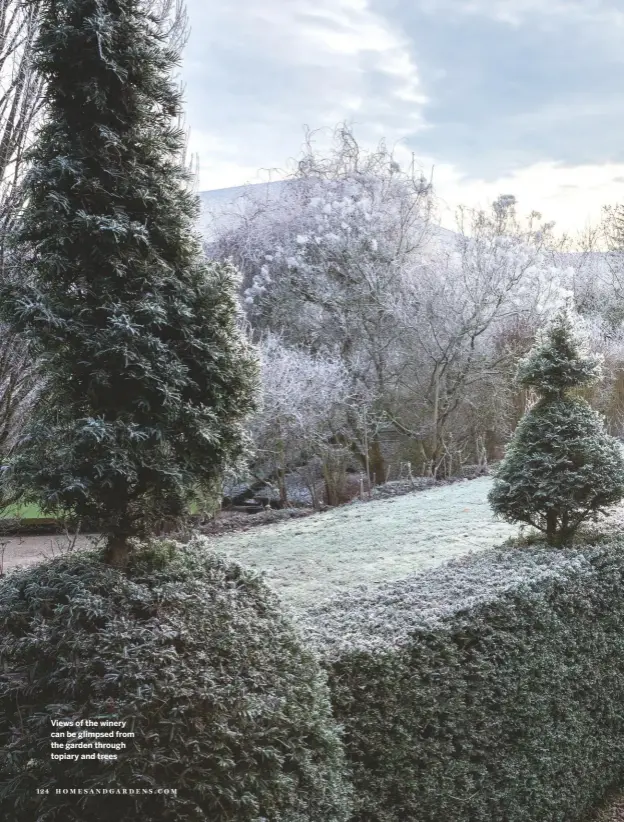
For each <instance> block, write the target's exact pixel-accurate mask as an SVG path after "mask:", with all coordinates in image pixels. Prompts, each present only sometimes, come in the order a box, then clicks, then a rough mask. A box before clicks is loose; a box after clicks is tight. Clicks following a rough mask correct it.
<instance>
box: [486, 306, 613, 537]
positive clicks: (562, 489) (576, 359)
mask: <svg viewBox="0 0 624 822" xmlns="http://www.w3.org/2000/svg"><path fill="white" fill-rule="evenodd" d="M599 375H600V367H599V360H598V358H596V357H594V356H592V355H590V354H588V353H587V352H586V351H585V350H584V348H583V346H582V345H581V342H580V340H579V339H578V338H577V336H576V334H575V332H574V327H573V323H572V320H571V317H570V316H569V315H568V314H567V313H561V314H560V315H559V316H558V317H556V318H555V320H554V322H553V324H552V326H551V327H550V328H549V329H548V332H547V334H546V337H545V339H544V340H543V341H542V342H541V343H540V344H539V345H537V346H536V347H535V348H534V349H533V351H531V353H530V354H529V355H528V357H527V358H526V359H525V360H523V361H522V362H521V363H520V367H519V368H518V381H519V383H520V384H521V385H523V386H525V387H529V388H535V389H536V390H537V391H538V392H539V393H540V395H541V397H540V399H539V401H538V402H537V403H536V405H535V406H534V407H533V408H531V409H530V410H529V411H528V412H527V413H526V414H525V415H524V417H523V418H522V419H521V420H520V422H519V424H518V427H517V428H516V431H515V432H514V436H513V438H512V440H511V442H510V443H509V445H508V447H507V450H506V452H505V458H504V460H503V461H502V462H501V464H500V466H499V467H498V469H497V471H496V473H495V475H494V476H495V479H494V486H493V488H492V490H491V491H490V494H489V497H488V498H489V501H490V503H491V505H492V508H493V510H494V513H495V514H498V515H499V516H501V517H502V518H504V519H506V520H507V521H508V522H521V523H525V524H527V525H532V526H533V527H535V528H538V529H539V530H540V531H543V532H544V533H545V534H546V536H547V538H548V541H549V542H550V543H551V544H553V545H561V544H563V543H565V542H567V541H569V540H570V539H572V537H573V536H574V533H575V532H576V530H577V528H578V526H579V525H580V524H581V522H583V520H585V519H587V518H595V517H596V515H597V514H598V513H599V512H600V511H602V510H604V508H605V507H607V506H609V505H612V504H613V503H616V502H618V501H619V500H620V499H621V498H622V496H624V457H623V455H622V449H621V447H620V445H619V443H618V442H617V440H616V439H615V438H614V437H611V436H610V435H609V434H607V433H606V431H605V430H604V422H603V419H602V417H601V416H600V415H599V414H598V413H597V412H595V411H593V410H592V409H591V408H590V406H589V405H588V403H587V402H586V401H585V400H582V399H580V398H576V397H573V396H569V391H570V389H573V388H575V387H580V386H583V385H588V384H590V383H592V382H594V381H595V380H596V379H597V378H598V376H599Z"/></svg>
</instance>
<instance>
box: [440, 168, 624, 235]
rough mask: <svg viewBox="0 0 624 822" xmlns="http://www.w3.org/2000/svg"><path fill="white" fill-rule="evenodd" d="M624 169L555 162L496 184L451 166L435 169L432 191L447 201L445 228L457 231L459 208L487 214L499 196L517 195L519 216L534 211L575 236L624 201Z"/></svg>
mask: <svg viewBox="0 0 624 822" xmlns="http://www.w3.org/2000/svg"><path fill="white" fill-rule="evenodd" d="M623 178H624V163H603V164H601V165H590V164H588V165H578V166H565V165H563V164H562V163H557V162H541V163H535V164H533V165H531V166H528V167H526V168H522V169H519V170H517V171H514V172H512V173H511V174H508V175H505V176H501V177H500V178H498V179H496V180H493V181H488V182H486V181H484V180H479V179H470V178H467V177H465V176H464V175H462V173H461V171H459V170H458V169H457V168H455V167H453V166H449V165H440V166H436V169H435V172H434V185H435V188H436V192H437V193H438V195H439V196H440V197H441V198H442V200H443V201H444V202H443V204H442V206H443V207H442V211H441V216H442V218H443V224H444V225H445V226H446V227H447V228H453V226H454V210H455V209H456V207H457V206H458V205H460V204H465V205H469V206H473V207H483V208H486V207H487V206H488V205H489V204H490V203H491V202H493V201H494V200H495V199H496V198H497V197H498V196H499V195H500V194H513V195H514V196H515V197H516V199H517V201H518V212H519V213H520V214H525V215H528V213H529V212H531V211H533V210H535V211H539V212H540V213H541V214H542V217H543V219H544V220H554V221H555V224H556V229H557V230H559V231H563V230H565V231H567V232H570V233H572V234H574V233H575V232H577V231H582V230H583V229H584V227H585V226H586V225H587V224H588V223H591V224H594V225H595V224H597V222H598V221H599V220H600V217H601V210H602V207H603V206H604V205H609V204H615V203H621V202H623V201H624V189H623V187H622V184H621V180H622V179H623Z"/></svg>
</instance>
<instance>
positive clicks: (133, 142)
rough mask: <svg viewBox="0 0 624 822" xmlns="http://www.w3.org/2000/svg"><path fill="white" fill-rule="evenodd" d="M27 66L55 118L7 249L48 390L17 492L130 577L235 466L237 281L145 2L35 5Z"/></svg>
mask: <svg viewBox="0 0 624 822" xmlns="http://www.w3.org/2000/svg"><path fill="white" fill-rule="evenodd" d="M40 12H41V24H40V34H39V38H38V41H37V44H36V49H35V58H36V59H35V63H36V67H37V69H38V71H39V72H40V73H41V74H42V76H43V77H44V79H45V81H46V89H47V90H46V102H47V119H46V121H45V122H44V124H43V125H42V127H41V128H40V130H39V132H38V135H37V139H36V142H35V145H34V147H33V149H32V151H31V152H30V154H29V161H30V171H29V173H28V176H27V180H26V195H27V205H26V208H25V211H24V213H23V215H22V219H21V230H20V232H19V234H18V235H17V237H16V238H15V240H16V242H17V243H18V244H19V246H20V247H22V248H25V249H28V250H29V251H30V260H31V261H32V268H31V271H30V272H29V273H30V276H29V277H28V278H27V281H26V283H23V284H21V285H20V286H16V285H8V286H5V287H4V288H3V290H2V293H1V294H0V308H1V309H2V313H3V315H4V319H5V320H6V321H7V322H8V323H9V325H10V326H11V328H12V329H13V330H15V331H18V332H20V333H22V334H23V335H24V336H25V338H26V339H28V341H29V344H30V350H31V353H32V354H33V355H34V356H35V357H36V358H37V359H38V361H39V362H40V363H41V364H42V370H43V371H44V373H45V376H46V380H47V382H46V390H45V392H43V394H42V397H41V401H40V402H39V404H38V406H37V407H36V409H35V410H34V412H33V414H32V415H31V417H30V420H29V425H28V431H27V433H26V436H25V437H24V439H23V441H22V443H21V447H20V449H19V453H18V454H17V456H16V458H15V459H14V460H13V462H12V464H11V466H10V471H9V472H7V474H6V476H7V477H8V478H9V482H10V484H11V488H12V489H13V490H14V491H15V493H16V494H19V493H21V495H22V498H23V499H24V501H31V502H34V503H36V504H37V505H39V506H40V508H42V509H43V510H44V512H50V513H56V512H70V513H73V514H75V515H76V516H79V517H82V518H83V519H84V520H87V521H89V522H91V523H92V524H93V525H94V527H97V528H98V530H100V531H101V532H103V533H105V534H106V535H107V536H108V539H109V542H108V544H109V552H108V555H109V560H110V561H111V562H112V563H114V564H120V565H121V564H123V563H124V562H125V561H126V560H127V547H128V545H129V543H128V539H129V537H131V536H133V535H141V534H144V533H149V532H150V531H151V530H152V529H153V527H154V524H155V522H157V521H158V520H162V519H166V520H175V519H177V518H179V517H181V516H182V515H183V514H184V513H185V512H186V511H187V509H188V507H189V505H190V504H191V502H192V500H193V499H194V498H195V497H196V496H197V495H198V494H203V493H204V492H206V491H209V490H210V489H211V488H212V487H213V485H214V483H215V482H216V481H218V478H219V475H220V472H221V470H222V468H223V467H224V466H225V465H227V464H228V463H229V462H232V461H233V460H235V459H236V458H238V457H239V456H240V455H241V454H242V453H243V452H244V443H245V439H244V436H243V430H242V427H241V424H242V421H243V419H244V418H245V416H246V415H247V414H248V413H249V412H250V411H251V410H252V409H253V407H254V398H253V393H254V386H255V381H256V377H257V366H256V362H255V358H254V356H252V353H251V352H250V350H249V349H248V347H247V345H246V343H245V340H244V338H243V336H242V335H241V333H240V332H239V330H238V325H237V323H238V307H237V302H236V288H237V283H236V274H235V272H234V271H233V270H232V268H231V267H230V266H229V265H218V264H212V263H207V262H206V261H205V259H204V258H203V254H202V250H201V243H200V240H199V237H198V236H196V234H195V231H194V220H195V218H196V217H197V215H198V213H199V201H198V198H197V197H196V196H194V195H192V194H191V192H190V189H189V185H188V183H189V181H190V175H189V172H188V171H187V170H186V169H185V167H184V163H183V160H182V159H181V157H182V149H183V145H184V133H183V131H182V130H181V129H180V128H178V127H176V118H177V117H178V116H179V114H180V112H181V106H182V100H181V96H180V92H179V91H178V90H177V88H176V86H175V83H174V81H173V79H172V72H173V70H174V69H175V67H176V63H177V60H178V58H177V55H176V53H175V52H174V51H172V50H170V49H169V48H168V47H167V43H166V38H165V37H164V36H163V35H162V33H161V32H160V27H159V25H158V23H157V20H156V19H155V18H152V17H150V15H149V14H148V13H147V4H146V3H144V2H141V0H43V2H42V3H41V6H40Z"/></svg>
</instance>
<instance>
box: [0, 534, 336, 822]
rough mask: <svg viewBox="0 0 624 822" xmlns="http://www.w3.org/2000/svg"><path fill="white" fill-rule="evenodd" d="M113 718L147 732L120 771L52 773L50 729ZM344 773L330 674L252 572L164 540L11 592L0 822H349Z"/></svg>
mask: <svg viewBox="0 0 624 822" xmlns="http://www.w3.org/2000/svg"><path fill="white" fill-rule="evenodd" d="M103 717H105V718H110V719H122V720H124V719H125V720H127V721H128V723H129V725H128V727H127V728H126V730H131V731H133V732H134V733H135V734H136V737H135V738H134V739H132V740H130V741H129V742H128V748H127V749H126V750H122V751H119V752H118V755H119V758H118V759H117V760H116V761H114V762H108V763H104V762H97V761H87V760H85V761H76V762H72V761H52V760H51V758H50V752H51V750H50V732H51V731H52V730H53V728H52V726H51V719H62V720H66V719H71V720H77V719H96V718H97V719H101V718H103ZM77 752H78V751H72V753H77ZM343 764H344V759H343V753H342V747H341V743H340V739H339V734H338V730H337V728H336V726H335V724H334V722H333V720H332V718H331V713H330V704H329V695H328V690H327V682H326V676H325V674H324V673H323V671H322V669H321V668H320V666H319V663H318V660H317V658H316V657H315V656H314V655H313V654H312V653H310V652H309V651H308V650H307V649H306V648H305V647H304V646H303V644H302V642H301V640H300V637H299V635H298V633H297V632H296V631H295V629H294V628H293V626H292V624H291V622H290V621H289V620H288V619H287V618H285V617H284V616H283V614H282V610H281V608H280V605H279V602H278V600H277V598H276V596H275V595H274V594H273V593H272V592H271V591H270V590H269V589H268V588H267V586H266V585H265V584H264V582H263V581H262V580H261V579H260V578H259V577H258V576H257V575H256V574H254V573H253V572H250V571H246V570H244V569H242V568H241V567H240V566H239V565H237V564H233V563H230V562H229V561H227V560H225V559H224V558H222V557H220V556H217V555H214V554H211V553H207V552H206V551H205V549H204V548H203V546H201V547H198V546H197V545H196V544H193V543H191V544H190V545H188V546H181V545H176V544H175V543H172V542H170V543H166V542H163V543H159V544H158V543H156V544H154V545H152V546H151V547H150V546H147V547H144V548H143V549H141V550H138V551H137V553H136V555H135V556H134V558H133V561H132V564H131V565H130V567H129V568H128V569H127V571H126V572H121V571H119V570H116V569H113V568H110V567H107V566H105V565H103V564H102V563H101V562H99V561H98V555H97V553H96V552H94V551H85V552H78V553H75V554H70V555H65V556H62V557H59V558H57V559H54V560H52V561H49V562H45V563H42V564H41V565H37V566H31V567H29V568H27V569H22V570H19V571H15V572H12V573H10V574H9V575H8V576H7V577H6V579H4V580H3V581H1V582H0V819H3V820H4V819H6V820H11V822H34V820H42V822H43V820H46V822H47V821H48V820H50V821H52V820H54V821H55V822H56V820H63V822H85V820H89V821H90V822H113V821H114V822H135V821H136V820H137V819H145V820H159V822H191V820H192V822H261V820H271V822H345V820H346V819H347V818H348V815H349V813H348V807H349V792H348V789H347V787H346V786H345V783H344V782H343V779H342V771H343ZM70 788H80V789H81V790H83V791H85V793H83V794H81V795H67V794H63V793H56V790H57V789H61V790H63V789H70ZM102 788H107V789H115V788H119V789H124V788H126V789H129V788H130V789H139V790H149V789H172V788H175V789H177V795H168V796H163V795H158V794H156V793H153V794H147V793H146V794H142V795H123V794H115V795H106V796H101V795H97V791H98V790H100V791H101V789H102ZM37 789H38V790H40V791H41V790H44V791H48V793H45V794H37ZM90 791H94V792H96V795H92V794H91V793H90Z"/></svg>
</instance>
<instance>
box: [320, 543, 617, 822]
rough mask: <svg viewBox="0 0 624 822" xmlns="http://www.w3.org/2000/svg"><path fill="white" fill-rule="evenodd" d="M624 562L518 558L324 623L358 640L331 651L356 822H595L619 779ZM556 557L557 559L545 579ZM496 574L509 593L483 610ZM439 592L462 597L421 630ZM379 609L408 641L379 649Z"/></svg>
mask: <svg viewBox="0 0 624 822" xmlns="http://www.w3.org/2000/svg"><path fill="white" fill-rule="evenodd" d="M622 548H623V546H622V544H621V541H619V542H616V543H613V544H608V545H603V546H594V547H586V548H585V549H584V550H583V551H576V552H573V551H571V550H570V549H564V550H562V551H560V552H556V553H554V552H552V551H546V552H545V551H544V550H543V549H528V548H518V547H514V548H510V549H507V551H501V552H498V553H492V555H491V556H489V557H488V558H487V560H488V562H487V563H486V562H485V560H486V557H484V556H482V557H479V556H478V555H477V556H476V557H470V558H468V559H467V560H466V561H464V562H460V563H457V564H455V566H453V565H451V566H449V567H447V568H446V569H443V570H438V569H436V570H435V571H432V572H428V573H425V574H423V575H422V577H421V578H415V579H414V581H413V585H414V586H416V587H418V588H419V589H420V591H421V593H418V594H414V595H413V597H412V599H414V601H412V600H411V599H410V596H411V595H410V589H409V586H408V581H403V582H400V583H396V584H394V585H393V586H390V585H389V586H388V590H387V591H385V592H383V593H379V594H378V595H377V596H376V597H375V596H374V595H373V594H370V595H369V596H368V598H366V597H365V596H364V595H362V597H363V598H364V599H365V601H363V602H362V603H358V597H356V596H352V597H351V599H350V600H349V603H348V612H347V610H345V612H344V613H342V612H341V610H340V608H341V607H342V606H339V605H336V606H335V609H336V610H335V612H334V610H333V607H332V605H331V603H330V604H329V605H328V606H327V607H326V608H325V609H323V610H319V613H318V614H317V615H316V617H315V619H317V620H318V624H319V628H318V631H319V632H323V631H329V629H328V627H327V626H328V625H330V624H331V623H332V622H333V623H334V624H333V627H332V628H331V633H333V634H335V635H336V637H337V638H338V635H339V632H340V629H342V635H343V636H345V634H344V631H345V628H346V626H347V624H348V625H352V626H353V633H352V634H351V640H350V644H351V647H349V641H347V640H341V641H340V642H341V646H340V647H339V648H337V647H334V648H333V649H328V650H326V651H325V653H326V661H325V665H326V666H327V667H328V669H329V672H330V687H331V690H332V703H333V707H334V715H335V716H336V718H337V720H338V721H339V722H341V724H343V726H344V728H345V737H344V739H345V746H346V750H347V757H348V760H349V762H350V765H351V767H352V769H353V782H354V791H355V803H356V809H355V813H354V816H353V822H406V820H409V822H443V821H444V822H446V820H449V822H451V821H452V822H493V820H497V822H498V820H505V822H545V820H548V822H585V821H586V819H587V814H588V812H589V810H590V809H591V808H592V807H594V806H595V805H597V804H598V803H599V802H600V800H601V799H602V797H603V796H604V795H605V793H606V792H607V790H608V789H609V788H610V787H611V786H612V784H614V783H616V782H617V781H618V780H621V779H622V778H623V777H624V713H623V712H622V705H623V704H624V596H622V591H623V590H624V588H623V586H624V551H623V550H622ZM513 554H515V555H517V556H518V557H519V558H520V559H521V560H522V559H524V558H525V557H531V556H533V555H535V556H536V557H538V559H537V560H536V563H537V564H536V571H535V573H534V578H533V580H530V579H527V578H516V579H514V574H513V572H512V571H511V570H510V564H509V559H510V555H513ZM548 554H550V556H551V557H552V558H553V560H555V559H557V558H559V560H560V562H559V565H558V566H557V565H556V564H555V565H553V566H552V568H551V570H550V572H546V569H547V567H548V563H549V560H548ZM539 564H541V565H542V567H541V569H540V568H539V567H538V566H539ZM472 565H474V566H476V568H475V571H476V572H478V576H475V580H476V581H475V582H474V583H472V582H470V581H468V582H467V584H464V583H463V582H462V579H463V577H465V575H466V574H467V571H469V570H470V567H471V566H472ZM488 566H489V570H490V572H491V575H492V577H493V578H495V577H497V575H498V574H499V571H500V572H501V574H500V576H501V577H502V576H503V574H507V575H508V577H509V581H508V584H507V590H506V591H502V592H501V591H494V590H493V591H492V592H491V594H490V599H489V601H487V600H486V601H482V602H479V599H481V598H482V594H481V592H480V591H479V587H480V586H481V587H483V586H486V585H487V582H486V579H487V577H484V576H483V574H484V572H485V573H486V574H487V571H488ZM499 566H500V567H499ZM438 577H441V582H442V583H443V585H442V586H441V587H442V588H443V589H444V590H445V591H446V592H447V597H448V596H449V594H450V593H451V592H452V591H453V588H455V589H457V590H460V591H461V596H458V601H457V602H456V604H455V609H454V611H455V612H454V613H452V614H450V615H448V614H447V615H442V616H441V617H440V618H434V619H432V618H431V615H429V616H427V617H426V618H425V617H424V613H423V609H422V608H421V609H419V608H418V607H417V606H416V604H415V601H416V599H418V598H421V597H422V598H423V599H424V600H426V599H427V598H428V597H429V596H430V589H431V588H434V587H435V586H436V579H437V578H438ZM479 579H481V580H483V581H482V582H479ZM391 589H392V590H394V589H396V590H394V593H393V592H392V590H391ZM475 594H476V596H474V595H475ZM451 598H452V596H451ZM470 598H473V600H474V599H476V604H472V605H471V604H469V602H470ZM375 599H378V600H379V601H380V602H379V603H376V602H375ZM382 600H384V601H387V602H388V607H390V606H391V603H392V602H396V604H395V605H394V606H392V608H393V610H394V612H395V621H398V622H399V623H401V622H402V623H405V627H406V628H408V629H409V633H408V635H407V636H406V637H403V638H401V637H400V634H401V632H402V629H401V630H398V629H396V628H394V629H393V628H392V626H391V625H390V624H388V625H387V628H388V631H392V632H394V633H395V634H396V637H397V638H396V639H395V641H393V640H391V639H390V638H389V637H388V636H384V641H383V643H382V644H381V646H380V647H379V648H377V649H374V648H373V647H372V645H373V643H372V640H373V639H374V637H375V634H379V633H380V627H379V626H377V628H375V624H374V623H376V622H377V621H378V619H379V614H380V613H381V610H382V604H381V603H382ZM405 600H408V602H407V604H405V605H403V604H402V601H405ZM343 605H344V603H343ZM371 613H372V616H371V617H369V614H371ZM309 619H312V617H311V616H309ZM357 622H360V623H363V625H362V627H361V628H360V629H359V630H358V628H357V627H356V623H357ZM427 622H429V625H427V624H426V623H427ZM369 623H370V624H369ZM354 634H355V635H356V636H355V638H354ZM367 645H368V648H367ZM384 646H385V648H386V650H384Z"/></svg>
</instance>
